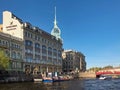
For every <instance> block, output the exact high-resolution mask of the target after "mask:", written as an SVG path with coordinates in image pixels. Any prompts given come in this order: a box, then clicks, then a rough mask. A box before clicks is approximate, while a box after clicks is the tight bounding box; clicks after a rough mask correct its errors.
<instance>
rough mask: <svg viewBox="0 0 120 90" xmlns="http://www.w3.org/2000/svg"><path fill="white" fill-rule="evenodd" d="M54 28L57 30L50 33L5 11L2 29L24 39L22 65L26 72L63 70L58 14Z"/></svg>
mask: <svg viewBox="0 0 120 90" xmlns="http://www.w3.org/2000/svg"><path fill="white" fill-rule="evenodd" d="M53 30H56V31H57V32H54V31H53V32H52V34H49V33H47V32H45V31H44V30H42V29H40V28H39V27H36V26H33V25H31V24H30V23H28V22H23V20H21V19H20V18H18V17H17V16H15V15H14V14H13V13H11V12H9V11H4V12H3V24H2V30H1V31H2V32H3V33H5V34H8V35H10V36H12V37H16V38H20V39H21V40H22V42H23V43H22V44H23V45H21V46H23V47H22V53H21V54H22V59H21V60H22V61H23V62H22V65H21V66H22V67H23V71H24V72H26V73H33V74H36V73H37V72H41V73H46V72H62V50H63V49H62V46H63V44H62V40H61V36H60V29H59V28H58V26H57V24H56V14H55V23H54V28H53ZM1 34H2V33H1ZM10 52H11V51H10ZM13 61H14V60H13ZM12 64H14V63H12ZM16 66H17V64H16Z"/></svg>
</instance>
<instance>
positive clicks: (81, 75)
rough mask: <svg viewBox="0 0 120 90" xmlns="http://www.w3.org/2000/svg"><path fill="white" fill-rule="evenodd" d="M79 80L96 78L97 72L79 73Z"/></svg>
mask: <svg viewBox="0 0 120 90" xmlns="http://www.w3.org/2000/svg"><path fill="white" fill-rule="evenodd" d="M78 77H79V78H96V74H95V72H79V74H78Z"/></svg>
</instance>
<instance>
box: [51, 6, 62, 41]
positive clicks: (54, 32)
mask: <svg viewBox="0 0 120 90" xmlns="http://www.w3.org/2000/svg"><path fill="white" fill-rule="evenodd" d="M51 35H53V36H55V37H56V39H57V40H61V41H62V38H61V31H60V29H59V27H58V26H57V19H56V7H55V17H54V27H53V29H52V31H51Z"/></svg>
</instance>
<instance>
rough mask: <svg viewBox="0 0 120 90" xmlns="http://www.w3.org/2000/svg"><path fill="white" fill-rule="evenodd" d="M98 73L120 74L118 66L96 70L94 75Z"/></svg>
mask: <svg viewBox="0 0 120 90" xmlns="http://www.w3.org/2000/svg"><path fill="white" fill-rule="evenodd" d="M99 75H120V67H119V68H113V69H104V70H100V71H98V72H96V76H99Z"/></svg>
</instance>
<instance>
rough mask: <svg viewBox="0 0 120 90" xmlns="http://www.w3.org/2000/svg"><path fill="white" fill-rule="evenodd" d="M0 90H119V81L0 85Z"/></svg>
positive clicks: (94, 80) (92, 80)
mask: <svg viewBox="0 0 120 90" xmlns="http://www.w3.org/2000/svg"><path fill="white" fill-rule="evenodd" d="M0 90H120V79H111V80H99V79H86V80H71V81H64V82H54V83H42V82H41V83H34V82H25V83H10V84H0Z"/></svg>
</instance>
